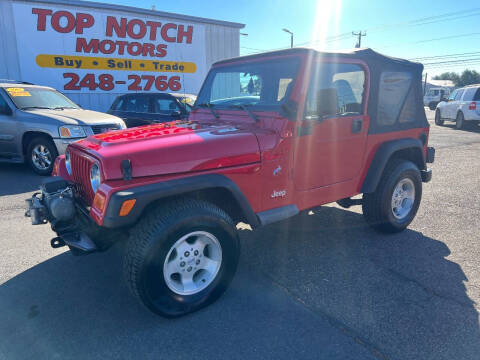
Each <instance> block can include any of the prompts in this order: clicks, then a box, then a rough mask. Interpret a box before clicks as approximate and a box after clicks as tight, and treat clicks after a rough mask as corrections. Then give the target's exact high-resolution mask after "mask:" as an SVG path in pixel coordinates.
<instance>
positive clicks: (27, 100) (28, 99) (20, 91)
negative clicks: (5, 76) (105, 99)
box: [5, 87, 79, 109]
mask: <svg viewBox="0 0 480 360" xmlns="http://www.w3.org/2000/svg"><path fill="white" fill-rule="evenodd" d="M5 90H6V92H7V94H8V95H9V96H10V98H11V99H12V101H13V102H14V103H15V105H16V106H17V107H18V108H19V109H34V108H37V109H38V108H39V109H66V108H68V109H79V106H78V105H77V104H75V103H74V102H73V101H71V100H70V99H69V98H67V97H66V96H64V95H62V94H60V93H59V92H58V91H55V90H51V89H45V88H34V87H24V88H23V87H9V88H6V89H5Z"/></svg>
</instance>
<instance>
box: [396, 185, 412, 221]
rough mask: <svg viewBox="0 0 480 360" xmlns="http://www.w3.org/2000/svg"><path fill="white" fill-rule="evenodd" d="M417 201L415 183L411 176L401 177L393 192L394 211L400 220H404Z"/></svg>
mask: <svg viewBox="0 0 480 360" xmlns="http://www.w3.org/2000/svg"><path fill="white" fill-rule="evenodd" d="M414 202H415V185H414V184H413V181H412V180H411V179H409V178H403V179H401V180H400V181H399V182H398V183H397V185H396V186H395V188H394V189H393V194H392V213H393V216H395V218H397V219H398V220H403V219H404V218H405V217H407V215H408V214H409V213H410V210H412V207H413V203H414Z"/></svg>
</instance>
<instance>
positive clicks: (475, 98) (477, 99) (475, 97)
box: [472, 88, 480, 101]
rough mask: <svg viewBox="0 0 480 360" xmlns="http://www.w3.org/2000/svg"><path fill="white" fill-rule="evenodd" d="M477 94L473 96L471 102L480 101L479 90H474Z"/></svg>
mask: <svg viewBox="0 0 480 360" xmlns="http://www.w3.org/2000/svg"><path fill="white" fill-rule="evenodd" d="M476 90H477V92H476V93H475V95H474V96H473V99H472V100H473V101H480V88H476Z"/></svg>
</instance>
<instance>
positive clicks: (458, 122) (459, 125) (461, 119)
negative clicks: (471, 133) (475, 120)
mask: <svg viewBox="0 0 480 360" xmlns="http://www.w3.org/2000/svg"><path fill="white" fill-rule="evenodd" d="M464 125H465V118H464V117H463V113H462V112H461V111H459V112H458V114H457V119H456V120H455V128H457V129H458V130H460V129H462V128H463V127H464Z"/></svg>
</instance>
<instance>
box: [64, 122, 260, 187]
mask: <svg viewBox="0 0 480 360" xmlns="http://www.w3.org/2000/svg"><path fill="white" fill-rule="evenodd" d="M70 146H71V147H74V148H78V149H80V150H82V151H85V152H87V153H89V154H90V155H91V156H93V157H95V158H97V159H98V160H100V161H101V164H102V170H103V175H104V178H105V180H114V179H121V178H122V177H123V173H122V170H121V162H122V160H130V162H131V167H132V177H134V178H136V177H143V176H153V175H167V174H180V173H186V172H195V171H202V170H209V169H217V168H224V167H230V166H238V165H244V164H251V163H256V162H260V150H259V145H258V141H257V137H256V136H255V135H254V134H253V132H252V131H250V130H248V128H247V127H246V126H245V125H243V128H242V125H237V124H235V125H232V124H229V123H222V122H220V121H216V122H215V123H200V122H191V121H190V122H189V121H174V122H169V123H164V124H157V125H147V126H141V127H137V128H131V129H126V130H117V131H111V132H108V133H104V134H99V135H95V136H91V137H89V138H87V139H84V140H81V141H78V142H76V143H74V144H72V145H70Z"/></svg>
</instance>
